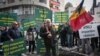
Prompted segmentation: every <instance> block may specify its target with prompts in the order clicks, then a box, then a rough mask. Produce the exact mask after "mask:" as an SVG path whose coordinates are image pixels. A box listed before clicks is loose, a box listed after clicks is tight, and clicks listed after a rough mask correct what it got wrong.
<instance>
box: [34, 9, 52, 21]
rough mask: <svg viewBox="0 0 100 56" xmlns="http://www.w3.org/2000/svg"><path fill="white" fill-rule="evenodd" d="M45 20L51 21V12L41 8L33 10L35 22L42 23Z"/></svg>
mask: <svg viewBox="0 0 100 56" xmlns="http://www.w3.org/2000/svg"><path fill="white" fill-rule="evenodd" d="M47 18H48V19H52V11H51V10H49V9H47V8H43V7H39V8H35V20H36V21H41V22H43V21H44V20H45V19H47Z"/></svg>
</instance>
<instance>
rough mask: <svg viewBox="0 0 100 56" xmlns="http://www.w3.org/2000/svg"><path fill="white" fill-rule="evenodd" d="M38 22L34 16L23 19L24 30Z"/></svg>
mask: <svg viewBox="0 0 100 56" xmlns="http://www.w3.org/2000/svg"><path fill="white" fill-rule="evenodd" d="M35 25H36V22H35V20H34V18H26V19H24V20H23V21H22V26H23V29H24V30H27V29H28V28H29V26H35Z"/></svg>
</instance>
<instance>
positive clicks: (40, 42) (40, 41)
mask: <svg viewBox="0 0 100 56" xmlns="http://www.w3.org/2000/svg"><path fill="white" fill-rule="evenodd" d="M44 52H45V47H44V41H43V39H37V53H38V54H41V55H42V54H43V53H44Z"/></svg>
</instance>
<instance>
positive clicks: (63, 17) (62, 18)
mask: <svg viewBox="0 0 100 56" xmlns="http://www.w3.org/2000/svg"><path fill="white" fill-rule="evenodd" d="M68 21H69V18H68V13H67V12H55V14H54V22H55V23H65V22H68Z"/></svg>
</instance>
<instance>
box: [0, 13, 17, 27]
mask: <svg viewBox="0 0 100 56" xmlns="http://www.w3.org/2000/svg"><path fill="white" fill-rule="evenodd" d="M16 19H17V14H16V13H0V26H11V24H12V22H14V21H16Z"/></svg>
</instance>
